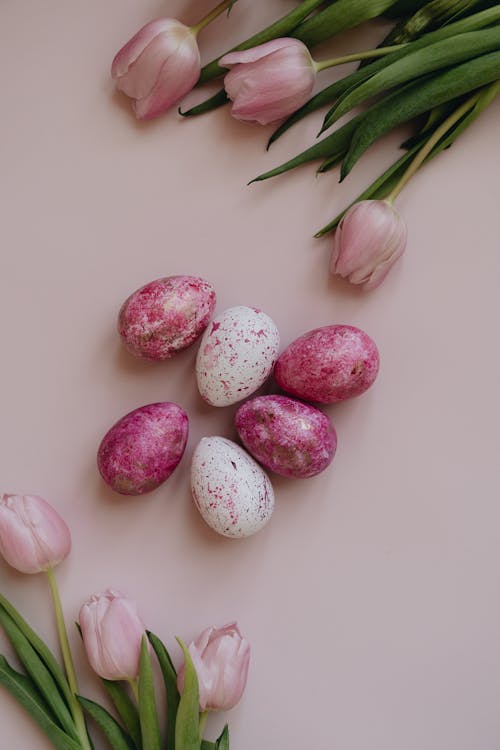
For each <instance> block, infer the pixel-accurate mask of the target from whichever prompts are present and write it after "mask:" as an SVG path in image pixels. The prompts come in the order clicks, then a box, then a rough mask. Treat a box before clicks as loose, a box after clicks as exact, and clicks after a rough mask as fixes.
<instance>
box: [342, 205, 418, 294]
mask: <svg viewBox="0 0 500 750" xmlns="http://www.w3.org/2000/svg"><path fill="white" fill-rule="evenodd" d="M406 239H407V229H406V223H405V221H404V220H403V219H402V217H401V216H400V215H399V214H398V212H397V211H396V210H395V209H394V208H393V207H392V205H391V204H390V203H388V202H387V201H383V200H370V201H360V202H359V203H355V204H354V205H353V206H351V208H350V209H349V210H348V211H347V213H346V214H345V216H344V217H343V219H342V220H341V222H340V224H339V225H338V227H337V230H336V232H335V237H334V241H333V252H332V256H331V261H330V271H331V273H332V274H336V275H338V276H342V277H343V278H345V279H348V281H350V282H351V284H359V285H361V288H362V289H363V290H366V291H368V290H369V289H374V288H375V287H376V286H378V285H379V284H380V283H381V282H382V281H383V280H384V278H385V276H386V274H387V273H388V271H389V269H390V268H391V266H392V265H393V263H395V262H396V261H397V259H398V258H399V257H400V256H401V255H402V254H403V252H404V250H405V247H406Z"/></svg>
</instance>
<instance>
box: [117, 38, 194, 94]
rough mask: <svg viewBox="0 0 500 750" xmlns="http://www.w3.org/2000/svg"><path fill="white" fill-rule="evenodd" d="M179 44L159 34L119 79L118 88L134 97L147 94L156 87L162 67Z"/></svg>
mask: <svg viewBox="0 0 500 750" xmlns="http://www.w3.org/2000/svg"><path fill="white" fill-rule="evenodd" d="M178 46H179V44H178V41H177V40H176V39H173V38H172V37H171V36H167V35H165V34H158V36H156V37H155V38H154V39H153V40H152V41H151V42H150V43H149V44H148V46H147V48H146V49H145V50H144V52H142V54H140V55H139V57H138V58H137V60H136V61H135V62H134V63H133V64H132V65H131V66H130V67H129V70H128V72H127V75H125V76H123V77H122V78H119V79H118V82H117V88H118V89H119V90H120V91H123V93H124V94H126V95H127V96H130V97H132V98H133V99H140V98H142V97H145V96H147V95H148V94H149V93H150V92H151V91H152V90H153V88H154V86H155V84H156V82H157V80H158V77H159V75H160V72H161V69H162V68H163V65H164V64H165V60H167V59H168V58H169V57H170V55H171V54H175V52H176V51H177V48H178Z"/></svg>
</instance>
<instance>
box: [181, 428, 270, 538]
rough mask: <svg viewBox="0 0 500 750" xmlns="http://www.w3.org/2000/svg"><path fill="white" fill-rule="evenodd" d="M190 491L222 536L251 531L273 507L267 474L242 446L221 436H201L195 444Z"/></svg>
mask: <svg viewBox="0 0 500 750" xmlns="http://www.w3.org/2000/svg"><path fill="white" fill-rule="evenodd" d="M191 491H192V493H193V499H194V502H195V504H196V507H197V508H198V510H199V511H200V513H201V515H202V517H203V519H204V521H205V522H206V523H207V524H208V525H209V526H210V528H211V529H213V530H214V531H216V532H217V533H218V534H222V535H223V536H228V537H233V538H241V537H245V536H251V535H252V534H255V532H257V531H260V529H262V527H263V526H265V525H266V523H267V522H268V521H269V519H270V518H271V515H272V512H273V510H274V492H273V488H272V486H271V482H270V481H269V479H268V477H267V474H265V473H264V471H263V470H262V469H261V467H260V466H259V464H258V463H257V462H256V461H254V459H253V458H252V457H251V456H250V455H249V454H248V453H247V452H246V451H244V450H243V448H240V446H239V445H236V443H233V442H232V441H231V440H227V439H226V438H223V437H205V438H202V440H200V442H199V443H198V445H197V446H196V450H195V452H194V454H193V461H192V464H191Z"/></svg>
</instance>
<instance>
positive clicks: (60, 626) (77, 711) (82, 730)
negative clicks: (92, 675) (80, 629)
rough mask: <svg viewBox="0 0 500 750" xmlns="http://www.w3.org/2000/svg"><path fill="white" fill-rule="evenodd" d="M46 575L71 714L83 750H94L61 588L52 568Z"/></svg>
mask: <svg viewBox="0 0 500 750" xmlns="http://www.w3.org/2000/svg"><path fill="white" fill-rule="evenodd" d="M46 573H47V579H48V582H49V587H50V593H51V594H52V601H53V604H54V613H55V617H56V625H57V632H58V635H59V644H60V646H61V653H62V657H63V662H64V668H65V670H66V676H67V678H68V683H69V687H70V690H71V696H72V700H71V714H72V716H73V719H74V721H75V726H76V730H77V733H78V737H79V738H80V743H81V745H82V750H92V746H91V744H90V741H89V737H88V734H87V727H86V725H85V718H84V716H83V710H82V708H81V706H80V704H79V703H78V700H77V698H76V695H77V693H78V682H77V679H76V672H75V665H74V663H73V657H72V655H71V649H70V646H69V640H68V632H67V630H66V624H65V622H64V614H63V611H62V605H61V597H60V594H59V587H58V585H57V580H56V577H55V574H54V570H53V569H52V568H49V569H48V570H47V571H46Z"/></svg>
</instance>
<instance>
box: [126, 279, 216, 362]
mask: <svg viewBox="0 0 500 750" xmlns="http://www.w3.org/2000/svg"><path fill="white" fill-rule="evenodd" d="M214 308H215V290H214V288H213V286H212V284H210V283H209V282H208V281H205V280H204V279H199V278H197V277H195V276H167V277H166V278H164V279H157V280H156V281H151V282H150V283H149V284H146V285H145V286H143V287H141V288H140V289H138V290H137V291H135V292H134V293H133V294H131V295H130V297H129V298H128V299H126V300H125V302H124V303H123V305H122V307H121V310H120V313H119V315H118V332H119V334H120V336H121V337H122V339H123V342H124V344H125V346H126V347H127V349H128V350H129V352H131V353H132V354H134V355H135V356H136V357H142V358H143V359H151V360H162V359H169V358H170V357H172V356H173V355H174V354H176V353H177V352H180V351H181V350H182V349H186V347H188V346H190V345H191V344H192V343H193V342H194V341H196V339H197V338H198V337H199V336H200V335H201V334H202V333H203V331H204V330H205V328H206V327H207V325H208V321H209V320H210V318H211V317H212V313H213V311H214Z"/></svg>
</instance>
